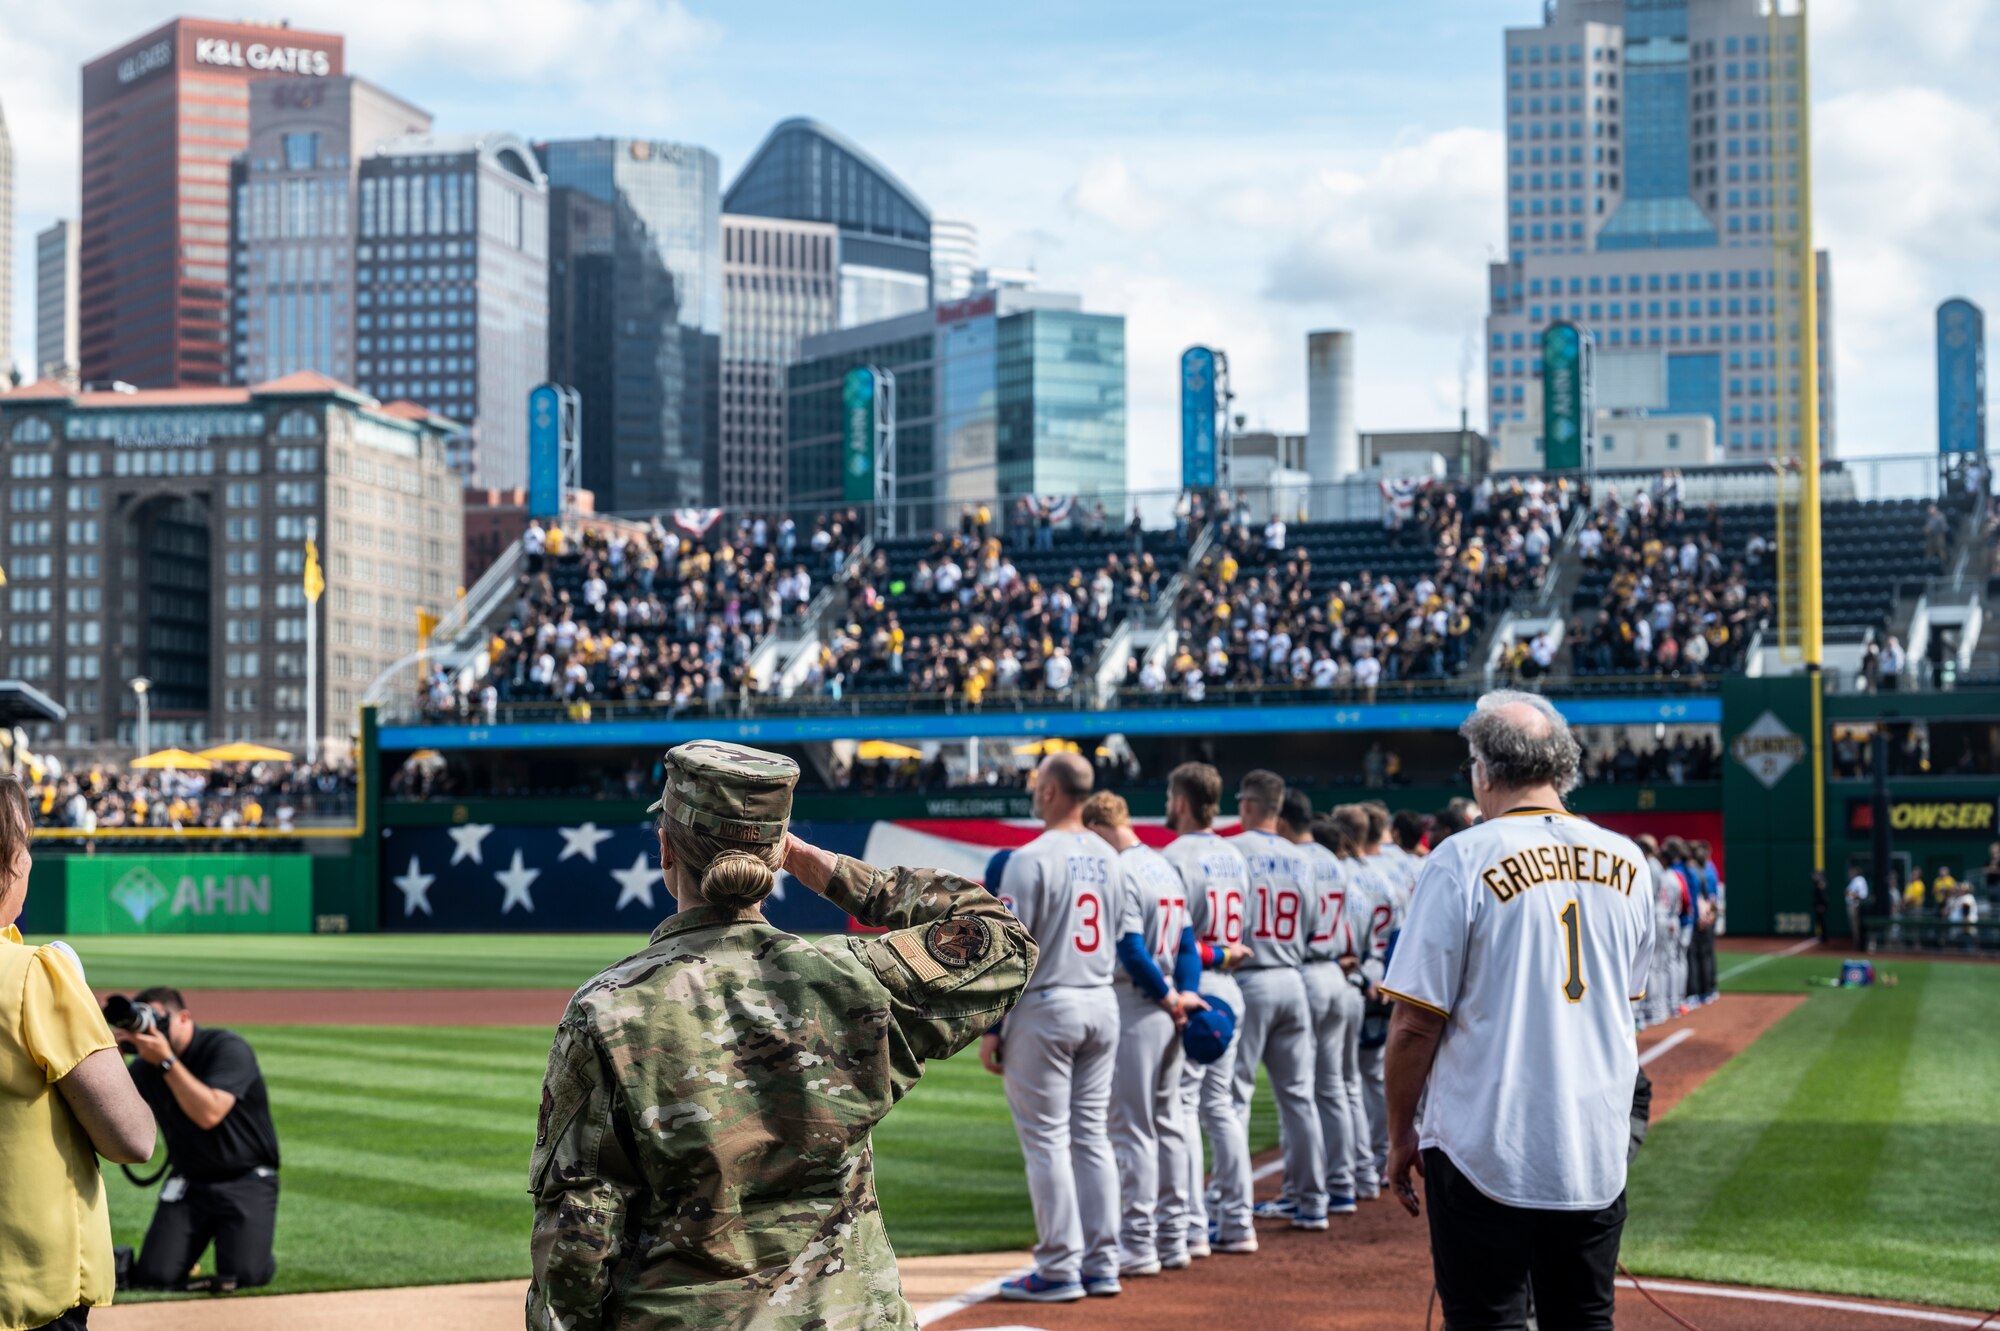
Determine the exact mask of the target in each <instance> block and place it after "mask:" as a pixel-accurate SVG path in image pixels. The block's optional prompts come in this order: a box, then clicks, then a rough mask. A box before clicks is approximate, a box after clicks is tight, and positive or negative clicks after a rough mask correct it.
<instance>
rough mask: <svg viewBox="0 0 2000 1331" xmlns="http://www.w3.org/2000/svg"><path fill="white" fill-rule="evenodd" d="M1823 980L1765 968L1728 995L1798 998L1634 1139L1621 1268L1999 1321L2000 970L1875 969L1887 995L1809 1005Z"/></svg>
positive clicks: (1814, 961) (1809, 963)
mask: <svg viewBox="0 0 2000 1331" xmlns="http://www.w3.org/2000/svg"><path fill="white" fill-rule="evenodd" d="M1743 960H1744V959H1743V958H1740V957H1738V958H1725V959H1724V960H1723V967H1722V969H1723V974H1724V975H1725V976H1728V974H1729V971H1730V969H1731V967H1732V965H1741V963H1742V962H1743ZM1835 969H1836V965H1835V963H1833V962H1831V961H1829V960H1828V959H1826V958H1824V957H1792V958H1773V959H1772V960H1771V961H1769V962H1768V963H1765V964H1762V965H1759V966H1756V967H1755V968H1752V969H1747V970H1742V971H1740V972H1739V973H1738V974H1737V975H1736V976H1735V977H1734V978H1733V979H1729V980H1727V981H1726V983H1725V986H1724V987H1725V989H1729V990H1734V991H1738V992H1763V993H1807V994H1808V995H1809V997H1808V998H1807V1000H1806V1002H1805V1003H1804V1004H1802V1005H1801V1006H1800V1007H1799V1008H1798V1009H1797V1010H1796V1011H1794V1012H1793V1013H1792V1014H1791V1015H1790V1016H1788V1017H1786V1018H1785V1019H1784V1020H1783V1021H1781V1022H1780V1023H1779V1024H1778V1025H1777V1026H1775V1027H1773V1028H1772V1029H1771V1030H1770V1031H1769V1032H1767V1033H1766V1034H1765V1035H1764V1037H1763V1038H1762V1039H1761V1040H1759V1041H1758V1042H1757V1043H1756V1044H1754V1045H1752V1046H1751V1047H1750V1048H1749V1049H1748V1050H1747V1051H1746V1052H1744V1053H1743V1054H1742V1055H1741V1056H1739V1057H1738V1058H1736V1059H1735V1060H1734V1061H1732V1062H1731V1063H1730V1064H1729V1065H1728V1066H1727V1067H1725V1068H1723V1069H1722V1071H1721V1072H1719V1073H1717V1074H1716V1075H1715V1076H1714V1077H1711V1078H1710V1079H1709V1080H1708V1081H1707V1082H1706V1083H1705V1084H1704V1085H1703V1086H1702V1087H1701V1088H1700V1089H1699V1090H1697V1091H1696V1092H1695V1093H1694V1094H1693V1095H1691V1096H1689V1097H1688V1098H1687V1099H1686V1100H1685V1101H1683V1102H1682V1103H1681V1104H1680V1105H1679V1106H1678V1107H1677V1108H1676V1109H1675V1110H1674V1112H1673V1113H1672V1114H1670V1115H1669V1116H1668V1117H1667V1118H1666V1119H1665V1120H1664V1121H1663V1122H1661V1123H1660V1124H1658V1125H1657V1126H1656V1127H1655V1129H1654V1130H1653V1132H1652V1133H1651V1134H1650V1135H1649V1136H1648V1137H1647V1139H1646V1144H1645V1146H1644V1147H1643V1148H1642V1149H1641V1150H1640V1152H1639V1159H1638V1162H1637V1163H1636V1164H1635V1165H1634V1167H1633V1172H1632V1183H1631V1195H1630V1205H1631V1219H1630V1221H1629V1222H1628V1225H1627V1228H1626V1231H1625V1246H1624V1259H1625V1261H1626V1263H1627V1265H1629V1266H1630V1267H1631V1268H1632V1269H1633V1270H1635V1271H1638V1272H1640V1273H1641V1274H1652V1275H1662V1276H1684V1277H1691V1278H1698V1279H1705V1280H1719V1281H1725V1282H1730V1283H1740V1284H1750V1285H1769V1286H1775V1287H1778V1288H1783V1289H1810V1290H1819V1291H1825V1292H1830V1293H1841V1294H1859V1295H1873V1296H1875V1297H1879V1298H1895V1299H1907V1300H1910V1301H1912V1302H1919V1303H1938V1304H1945V1305H1949V1306H1953V1307H1961V1308H1978V1309H1982V1310H1984V1309H1988V1308H1993V1307H1996V1306H2000V1192H1996V1190H1995V1188H1994V1180H1995V1179H2000V971H1996V970H1995V969H1994V968H1992V967H1990V966H1971V965H1953V964H1948V963H1927V962H1910V961H1896V960H1886V961H1881V962H1878V963H1877V970H1878V971H1879V972H1887V973H1892V974H1894V975H1895V976H1896V977H1897V979H1898V983H1897V985H1896V986H1895V987H1894V988H1886V987H1877V988H1874V989H1865V990H1830V989H1817V988H1816V989H1810V990H1808V989H1807V988H1806V981H1807V979H1808V978H1818V977H1825V976H1828V975H1830V974H1832V973H1833V972H1834V970H1835Z"/></svg>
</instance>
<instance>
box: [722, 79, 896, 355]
mask: <svg viewBox="0 0 2000 1331" xmlns="http://www.w3.org/2000/svg"><path fill="white" fill-rule="evenodd" d="M722 206H723V210H724V211H725V212H729V213H738V214H744V215H748V216H753V217H783V218H789V219H791V220H792V221H795V222H831V223H832V224H834V225H835V226H836V227H838V228H839V229H840V315H839V317H840V327H842V328H854V327H858V326H860V325H862V324H870V323H877V322H880V321H881V320H884V319H893V318H895V317H897V316H898V315H903V314H909V313H911V312H912V311H915V310H921V309H924V308H926V307H928V306H929V305H930V303H931V211H930V209H929V208H927V207H925V206H924V203H923V200H921V199H919V198H918V197H917V196H916V195H915V194H914V193H913V192H911V190H910V189H909V187H908V186H906V185H904V184H903V182H902V181H900V180H898V179H896V177H895V176H894V175H893V174H891V173H890V171H889V169H888V168H887V167H885V166H883V165H882V164H881V163H880V162H878V161H876V160H875V159H874V158H873V157H870V156H869V155H868V154H867V153H866V152H864V151H862V149H861V148H860V146H859V145H857V144H855V143H853V142H851V141H850V140H848V139H846V138H844V137H842V136H841V135H840V134H839V133H838V132H837V131H835V130H833V129H830V128H828V127H827V126H825V125H822V124H820V123H819V122H818V121H817V120H808V119H804V118H798V119H792V120H786V121H782V122H780V123H779V124H778V126H777V127H776V128H775V129H773V130H772V131H771V133H770V134H769V135H768V136H767V137H766V138H765V140H764V142H763V144H762V145H761V146H759V147H758V149H757V151H756V152H755V153H754V154H752V155H751V158H750V161H749V164H748V165H746V166H745V167H744V168H743V170H742V172H741V174H739V175H738V176H737V177H736V181H735V183H734V184H732V185H731V186H730V187H729V193H728V194H727V195H726V196H725V197H724V198H723V201H722Z"/></svg>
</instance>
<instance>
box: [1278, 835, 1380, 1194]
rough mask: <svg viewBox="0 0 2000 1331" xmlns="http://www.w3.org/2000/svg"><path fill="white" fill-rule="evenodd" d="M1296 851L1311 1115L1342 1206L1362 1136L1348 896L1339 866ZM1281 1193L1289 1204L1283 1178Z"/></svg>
mask: <svg viewBox="0 0 2000 1331" xmlns="http://www.w3.org/2000/svg"><path fill="white" fill-rule="evenodd" d="M1302 849H1303V850H1304V851H1305V852H1306V854H1307V856H1308V857H1309V858H1310V859H1311V861H1312V869H1313V879H1312V881H1313V894H1314V919H1315V921H1316V927H1315V928H1314V929H1313V932H1312V937H1310V938H1309V939H1307V940H1306V964H1305V968H1304V971H1303V975H1304V979H1305V985H1306V1001H1307V1003H1308V1004H1309V1005H1310V1006H1311V1009H1312V1021H1313V1105H1314V1107H1315V1108H1316V1109H1317V1110H1318V1111H1319V1126H1320V1137H1321V1141H1322V1145H1323V1148H1324V1150H1325V1153H1326V1191H1327V1196H1328V1201H1329V1205H1344V1204H1345V1203H1348V1202H1351V1201H1352V1200H1353V1199H1354V1165H1355V1160H1356V1155H1357V1151H1356V1143H1357V1142H1359V1141H1360V1140H1361V1138H1362V1137H1363V1136H1364V1135H1365V1133H1366V1131H1367V1121H1366V1119H1365V1118H1363V1117H1361V1114H1362V1112H1363V1111H1362V1109H1361V1099H1360V1093H1361V1083H1360V1070H1359V1066H1358V1064H1357V1063H1356V1061H1355V1051H1356V1049H1357V1048H1358V1046H1359V1043H1360V1040H1361V1007H1362V1004H1361V991H1360V990H1359V989H1358V988H1356V987H1355V986H1354V984H1353V983H1351V982H1350V981H1349V979H1348V976H1347V974H1346V972H1344V971H1342V970H1341V968H1340V958H1341V957H1343V956H1346V955H1350V954H1352V953H1353V952H1354V947H1353V941H1352V940H1353V936H1354V930H1353V929H1352V927H1350V924H1349V920H1348V909H1349V901H1350V899H1351V898H1352V897H1353V895H1354V894H1353V892H1352V891H1351V890H1350V888H1349V885H1348V862H1347V861H1344V860H1342V859H1340V858H1339V857H1337V856H1336V855H1335V854H1334V853H1333V852H1332V851H1330V850H1328V849H1327V848H1326V847H1325V846H1322V845H1319V844H1317V843H1310V844H1305V845H1303V846H1302ZM1364 909H1365V908H1364ZM1286 1193H1287V1195H1288V1196H1291V1197H1292V1198H1293V1199H1294V1200H1295V1201H1296V1200H1297V1196H1298V1194H1297V1191H1296V1190H1295V1189H1294V1188H1293V1187H1292V1185H1291V1180H1290V1179H1287V1180H1286Z"/></svg>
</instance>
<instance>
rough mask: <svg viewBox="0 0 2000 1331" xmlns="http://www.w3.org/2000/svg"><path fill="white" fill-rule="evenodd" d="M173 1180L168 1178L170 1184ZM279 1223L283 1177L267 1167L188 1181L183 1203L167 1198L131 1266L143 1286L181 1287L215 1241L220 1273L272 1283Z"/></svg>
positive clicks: (240, 1281)
mask: <svg viewBox="0 0 2000 1331" xmlns="http://www.w3.org/2000/svg"><path fill="white" fill-rule="evenodd" d="M172 1183H173V1180H172V1179H169V1180H168V1186H171V1185H172ZM277 1227H278V1175H277V1173H276V1172H275V1171H272V1172H270V1173H269V1174H268V1175H266V1174H264V1173H263V1172H262V1171H259V1172H256V1173H250V1174H245V1175H243V1176H242V1177H240V1178H233V1179H230V1180H229V1181H228V1182H226V1183H196V1182H193V1181H189V1183H188V1185H187V1192H186V1193H185V1194H183V1195H182V1196H181V1198H180V1199H179V1200H178V1201H172V1202H169V1201H162V1202H161V1203H160V1206H159V1209H158V1210H156V1211H154V1212H153V1223H152V1226H151V1227H150V1228H148V1229H147V1230H146V1243H145V1246H144V1247H142V1248H141V1249H140V1250H139V1260H138V1261H137V1262H136V1263H134V1264H133V1267H132V1283H133V1285H134V1286H136V1287H138V1288H140V1289H176V1288H179V1286H180V1285H181V1284H182V1282H184V1281H185V1280H186V1279H187V1273H188V1270H189V1268H191V1267H192V1266H193V1265H194V1264H195V1262H196V1261H197V1260H198V1259H199V1258H200V1257H201V1254H202V1252H203V1250H204V1249H206V1248H207V1247H208V1245H209V1243H210V1242H211V1241H213V1242H214V1244H215V1268H214V1273H215V1274H216V1275H218V1276H226V1277H234V1278H235V1280H236V1283H237V1285H238V1286H240V1287H242V1288H245V1289H247V1288H249V1287H250V1286H252V1285H268V1284H270V1283H271V1277H272V1276H273V1275H276V1274H277V1270H278V1259H277V1257H276V1256H275V1255H273V1253H272V1252H271V1240H272V1236H273V1235H274V1233H275V1232H276V1230H277Z"/></svg>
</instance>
